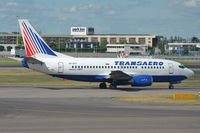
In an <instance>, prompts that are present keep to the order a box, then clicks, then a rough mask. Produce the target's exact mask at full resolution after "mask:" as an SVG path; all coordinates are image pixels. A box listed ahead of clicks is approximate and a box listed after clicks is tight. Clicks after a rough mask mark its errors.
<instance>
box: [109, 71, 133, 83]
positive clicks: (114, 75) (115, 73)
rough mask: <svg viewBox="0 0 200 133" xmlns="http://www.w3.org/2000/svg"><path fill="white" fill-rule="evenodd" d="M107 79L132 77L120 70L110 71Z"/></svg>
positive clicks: (115, 79)
mask: <svg viewBox="0 0 200 133" xmlns="http://www.w3.org/2000/svg"><path fill="white" fill-rule="evenodd" d="M109 75H110V77H109V79H111V80H114V81H120V80H127V81H129V80H131V79H132V77H131V76H130V75H128V74H126V73H124V72H122V71H119V70H118V71H112V72H111V73H110V74H109Z"/></svg>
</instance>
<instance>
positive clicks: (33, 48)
mask: <svg viewBox="0 0 200 133" xmlns="http://www.w3.org/2000/svg"><path fill="white" fill-rule="evenodd" d="M22 25H23V27H24V29H25V32H26V36H27V38H28V40H29V42H30V45H31V48H32V50H33V53H34V54H36V53H38V52H37V50H36V47H35V46H34V44H33V41H32V40H31V38H30V36H29V34H28V31H27V29H26V27H25V26H26V24H25V23H23V24H22ZM24 25H25V26H24Z"/></svg>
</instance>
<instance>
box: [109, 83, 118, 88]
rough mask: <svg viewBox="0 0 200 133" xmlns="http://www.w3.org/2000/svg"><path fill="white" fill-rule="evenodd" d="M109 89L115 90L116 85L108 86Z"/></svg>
mask: <svg viewBox="0 0 200 133" xmlns="http://www.w3.org/2000/svg"><path fill="white" fill-rule="evenodd" d="M109 88H110V89H117V85H114V84H110V85H109Z"/></svg>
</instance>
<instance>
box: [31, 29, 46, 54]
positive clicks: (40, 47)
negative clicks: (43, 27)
mask: <svg viewBox="0 0 200 133" xmlns="http://www.w3.org/2000/svg"><path fill="white" fill-rule="evenodd" d="M31 32H32V30H31ZM32 34H33V37H34V39H35V41H36V43H37V45H38V46H39V49H40V51H41V53H43V54H44V51H43V49H42V46H41V45H40V43H39V40H38V39H37V38H36V36H35V33H33V32H32Z"/></svg>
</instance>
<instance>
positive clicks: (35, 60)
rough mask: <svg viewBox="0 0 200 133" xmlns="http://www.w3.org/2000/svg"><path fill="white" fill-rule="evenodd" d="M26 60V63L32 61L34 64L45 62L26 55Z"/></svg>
mask: <svg viewBox="0 0 200 133" xmlns="http://www.w3.org/2000/svg"><path fill="white" fill-rule="evenodd" d="M24 61H25V62H26V63H32V64H43V63H44V62H42V61H40V60H38V59H35V58H33V57H25V58H24Z"/></svg>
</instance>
